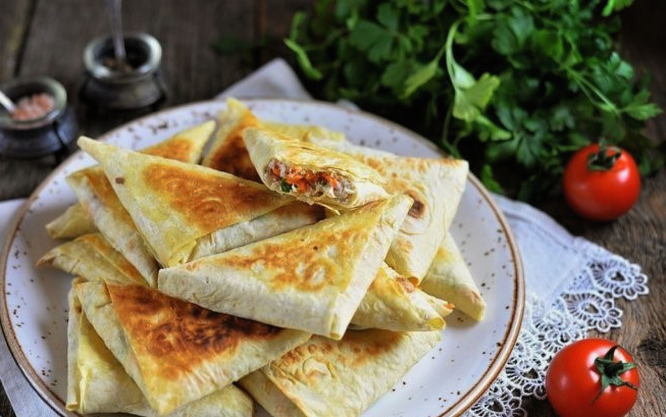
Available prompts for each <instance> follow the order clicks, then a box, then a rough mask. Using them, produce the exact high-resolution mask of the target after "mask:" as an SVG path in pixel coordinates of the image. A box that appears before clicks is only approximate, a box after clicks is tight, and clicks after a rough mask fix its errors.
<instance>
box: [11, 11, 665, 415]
mask: <svg viewBox="0 0 666 417" xmlns="http://www.w3.org/2000/svg"><path fill="white" fill-rule="evenodd" d="M309 4H310V1H309V0H284V1H270V2H269V1H268V0H254V1H243V0H235V1H229V0H227V1H223V0H219V1H211V0H195V1H193V0H190V1H182V0H160V1H157V0H153V1H139V0H134V1H127V2H125V4H124V11H123V12H124V13H123V15H124V19H125V27H126V29H127V30H140V31H147V32H149V33H151V34H153V35H155V36H156V37H157V38H158V39H159V40H160V41H161V42H162V45H163V48H164V69H165V72H166V75H167V77H168V84H169V86H170V88H171V94H170V96H169V99H168V102H167V103H166V106H173V105H177V104H180V103H187V102H192V101H197V100H204V99H208V98H210V97H212V96H213V95H215V94H216V93H218V92H219V91H221V90H222V89H224V88H225V87H226V86H228V85H229V84H230V83H232V82H234V81H236V80H238V79H240V78H242V77H243V76H244V75H245V74H247V73H248V72H250V71H251V70H252V69H254V68H257V67H258V66H259V65H261V64H263V63H264V62H266V61H268V60H269V59H270V58H272V57H274V56H287V53H286V51H285V50H284V48H283V47H282V46H281V43H280V41H279V39H281V38H282V37H283V36H284V35H285V34H286V33H287V30H288V25H289V21H290V17H291V15H292V14H293V13H294V12H295V11H296V10H299V9H301V8H304V7H307V6H308V5H309ZM102 6H103V2H102V1H100V0H98V1H91V0H0V81H4V80H7V79H10V78H13V77H16V76H27V75H49V76H51V77H53V78H56V79H57V80H59V81H60V82H62V83H63V84H64V85H65V87H66V88H67V90H68V92H69V94H70V98H71V100H72V101H73V103H74V105H76V104H77V102H78V100H77V97H76V91H77V86H78V82H79V81H80V80H81V72H82V63H81V54H82V50H83V47H84V45H85V43H86V42H87V41H88V40H90V39H92V38H93V37H96V36H100V35H104V34H106V32H107V21H106V19H105V16H103V15H101V12H102ZM665 16H666V2H664V1H662V0H638V1H637V4H635V5H634V6H633V7H631V8H629V9H628V10H627V11H625V12H624V15H623V20H624V25H625V26H624V30H623V32H622V38H621V44H622V47H623V49H624V51H625V53H626V55H627V56H628V57H629V58H630V60H631V61H632V62H634V63H635V64H636V65H637V66H638V67H642V68H645V69H648V70H650V71H651V72H652V74H653V84H652V91H653V94H654V96H655V99H656V101H657V102H659V103H660V104H661V105H662V106H663V107H666V71H665V70H664V68H666V52H664V51H666V49H664V48H665V45H666V32H665V31H663V29H662V28H663V21H662V19H663V17H665ZM221 37H226V38H227V39H235V40H236V41H239V42H247V43H252V42H258V41H259V40H267V42H268V44H267V45H266V46H265V47H264V48H261V49H255V50H252V51H249V52H247V53H243V54H240V55H238V54H236V55H227V56H220V55H218V54H216V53H215V52H213V50H212V48H211V44H213V43H214V42H215V41H216V40H218V39H220V38H221ZM77 112H78V116H79V120H80V124H81V132H82V133H83V134H86V135H89V136H96V135H99V134H101V133H103V132H104V131H106V130H108V129H110V128H111V127H113V126H116V125H118V124H119V123H122V122H125V121H128V120H131V119H133V118H135V117H137V114H123V115H112V116H109V115H93V114H86V112H85V110H84V109H83V108H82V106H78V107H77ZM648 129H649V134H650V136H651V137H653V138H661V139H664V138H665V137H666V118H665V117H663V116H662V117H660V118H659V119H657V120H655V121H653V122H651V123H650V125H649V128H648ZM52 168H53V165H52V164H50V163H48V162H47V161H42V162H26V161H12V160H0V200H5V199H9V198H15V197H26V196H27V195H29V193H30V192H31V191H32V190H33V188H34V187H35V186H36V185H37V184H39V182H41V180H42V179H43V178H44V177H45V176H46V175H47V174H48V173H49V171H50V170H51V169H52ZM542 208H544V209H545V210H546V211H547V212H549V213H550V214H551V215H553V216H554V217H555V218H556V219H557V220H558V221H559V222H561V223H562V224H563V225H565V227H567V228H568V229H569V230H570V231H571V232H572V233H574V234H577V235H581V236H584V237H586V238H587V239H590V240H592V241H594V242H597V243H598V244H600V245H602V246H604V247H606V248H608V249H609V250H611V251H613V252H616V253H618V254H619V255H621V256H624V257H626V258H628V259H630V260H632V261H634V262H636V263H638V264H640V265H641V266H642V267H643V270H644V271H645V273H646V274H648V276H649V277H650V290H651V294H650V296H648V297H642V298H641V299H640V300H639V301H636V302H632V303H624V302H620V307H622V308H623V309H624V317H623V322H624V325H623V326H622V327H621V328H620V329H617V330H613V331H612V332H610V333H608V334H605V335H604V337H608V338H611V339H614V340H617V341H618V342H619V343H621V344H622V345H623V346H624V347H626V348H627V349H629V350H630V351H631V352H633V353H634V354H635V357H636V359H637V361H638V362H639V364H640V366H641V376H642V387H641V394H640V395H639V400H638V404H637V406H636V407H635V409H634V411H633V413H632V415H633V416H637V417H638V416H644V417H654V416H666V404H665V402H664V399H666V285H664V280H665V279H666V276H665V275H666V172H664V170H662V172H661V173H660V174H658V175H657V176H655V177H653V178H648V179H646V180H645V182H644V187H643V192H642V194H641V199H640V201H639V203H638V204H637V206H636V207H635V208H634V209H633V210H632V211H631V212H630V213H629V214H628V215H626V216H624V217H623V218H621V219H620V220H618V221H615V222H613V223H607V224H592V223H589V222H586V221H583V220H580V219H578V218H577V217H575V216H574V215H573V213H572V212H571V211H570V210H568V209H567V207H565V206H564V205H563V204H562V202H561V201H552V202H548V203H545V204H544V205H543V207H542ZM526 408H527V411H528V412H529V414H530V415H532V416H553V415H554V413H553V411H552V409H551V408H550V406H549V404H548V403H547V402H546V401H536V400H533V401H529V402H528V403H527V404H526ZM0 415H1V416H4V417H11V416H14V413H13V411H12V410H11V407H10V406H9V403H8V401H7V398H6V396H5V394H4V392H3V391H0Z"/></svg>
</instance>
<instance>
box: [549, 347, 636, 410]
mask: <svg viewBox="0 0 666 417" xmlns="http://www.w3.org/2000/svg"><path fill="white" fill-rule="evenodd" d="M614 346H617V345H616V344H615V343H614V342H612V341H610V340H605V339H586V340H580V341H578V342H575V343H572V344H571V345H569V346H567V347H565V348H564V349H562V350H561V351H559V352H558V353H557V354H556V355H555V357H554V358H553V360H552V361H551V362H550V367H549V368H548V373H547V374H546V394H548V400H549V401H550V403H551V405H552V406H553V408H554V409H555V411H556V412H557V414H558V415H559V416H560V417H621V416H624V415H625V414H627V413H628V412H629V410H630V409H631V407H633V405H634V403H635V402H636V396H637V395H638V385H639V378H638V370H637V369H636V368H635V367H634V368H632V369H629V370H626V369H627V368H630V367H631V365H627V364H628V363H631V364H632V365H633V358H632V357H631V355H630V354H629V353H627V351H626V350H624V349H622V348H621V347H617V349H615V350H614V351H611V349H612V348H613V347H614ZM607 353H610V354H612V357H606V358H604V356H606V355H607ZM599 359H600V360H599ZM622 362H624V365H623V364H622ZM617 368H620V370H618V369H617ZM623 368H624V369H623ZM602 376H605V378H602ZM602 380H603V381H606V382H609V384H610V385H608V386H607V387H606V388H604V389H603V391H602Z"/></svg>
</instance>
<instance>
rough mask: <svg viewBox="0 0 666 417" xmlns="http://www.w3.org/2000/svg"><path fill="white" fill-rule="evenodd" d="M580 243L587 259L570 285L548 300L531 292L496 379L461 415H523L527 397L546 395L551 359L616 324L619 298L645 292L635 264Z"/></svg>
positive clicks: (585, 243) (642, 276)
mask: <svg viewBox="0 0 666 417" xmlns="http://www.w3.org/2000/svg"><path fill="white" fill-rule="evenodd" d="M577 243H580V244H581V246H583V243H584V247H582V248H580V249H583V250H584V251H585V252H587V253H586V255H587V256H586V258H587V259H588V262H587V264H586V266H585V267H584V268H583V269H582V270H581V271H580V272H579V273H578V274H577V275H576V276H575V278H574V279H573V281H571V283H570V285H569V287H568V288H567V289H566V290H565V291H564V292H563V293H562V294H560V295H559V296H558V297H557V298H555V300H554V301H552V302H549V303H547V302H546V301H544V300H543V299H541V298H540V297H538V296H537V295H535V294H533V293H532V294H529V296H528V300H527V302H526V306H527V307H526V310H525V319H524V321H523V327H522V330H521V333H520V336H519V337H518V342H517V343H516V346H515V348H514V350H513V352H512V354H511V357H510V358H509V361H508V362H507V364H506V367H505V369H504V370H503V371H502V372H501V373H500V375H499V377H498V378H497V380H496V381H495V382H494V383H493V385H492V386H491V387H490V389H489V390H488V392H487V393H486V394H484V396H483V397H481V399H480V400H479V401H478V402H477V403H476V404H475V405H474V406H473V407H472V408H471V409H470V410H469V411H467V412H466V413H465V417H507V416H527V412H526V411H525V409H524V408H523V407H522V405H523V402H524V400H525V398H527V397H536V398H538V399H545V398H546V390H545V386H544V380H545V376H546V369H547V368H548V364H549V363H550V360H551V359H552V357H553V356H554V355H555V353H557V352H558V351H559V350H560V349H561V348H563V347H564V346H566V345H568V344H570V343H571V342H573V341H575V340H579V339H582V338H584V337H585V336H586V334H587V332H588V331H590V330H595V329H596V330H598V331H600V332H607V331H608V330H610V329H612V328H616V327H620V325H621V324H622V322H621V318H622V310H620V309H619V308H618V307H617V306H616V305H615V302H616V300H617V299H619V298H624V299H626V300H635V299H636V298H637V297H638V296H639V295H645V294H647V293H648V287H647V280H648V279H647V276H645V274H643V273H642V272H641V269H640V267H639V266H638V265H635V264H632V263H630V262H628V261H627V260H625V259H623V258H621V257H619V256H617V255H613V254H612V253H610V252H608V251H607V250H605V249H603V248H601V247H599V246H597V245H594V244H591V243H589V242H577Z"/></svg>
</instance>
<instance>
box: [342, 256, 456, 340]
mask: <svg viewBox="0 0 666 417" xmlns="http://www.w3.org/2000/svg"><path fill="white" fill-rule="evenodd" d="M452 311H453V305H452V304H450V303H448V302H447V301H443V300H440V299H439V298H436V297H433V296H431V295H429V294H427V293H425V292H423V291H421V290H420V289H419V288H418V286H417V285H416V279H415V278H408V277H403V276H400V275H399V274H398V273H397V272H395V271H394V270H393V269H391V268H390V267H389V266H388V265H386V264H383V265H382V266H381V267H380V268H379V270H378V271H377V275H376V276H375V279H374V281H372V284H370V288H368V291H367V292H366V293H365V296H364V297H363V300H361V304H360V305H359V306H358V309H356V312H355V313H354V317H352V320H351V324H352V325H353V326H354V328H355V329H385V330H392V331H396V332H402V331H410V332H414V331H431V330H441V329H443V328H444V326H445V324H446V323H445V321H444V317H446V316H448V315H449V314H451V312H452Z"/></svg>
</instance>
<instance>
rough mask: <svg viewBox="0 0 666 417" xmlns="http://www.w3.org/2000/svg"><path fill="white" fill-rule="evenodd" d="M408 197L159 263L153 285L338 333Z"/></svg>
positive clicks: (236, 310) (259, 316)
mask: <svg viewBox="0 0 666 417" xmlns="http://www.w3.org/2000/svg"><path fill="white" fill-rule="evenodd" d="M411 203H412V201H411V199H410V198H409V197H407V196H404V195H401V196H396V197H393V198H391V199H387V200H381V201H376V202H373V203H370V204H368V205H366V206H363V207H361V208H360V209H357V210H354V211H350V212H347V213H345V214H343V215H340V216H335V217H330V218H327V219H325V220H322V221H320V222H318V223H316V224H314V225H310V226H306V227H303V228H300V229H296V230H293V231H291V232H288V233H284V234H281V235H278V236H274V237H272V238H269V239H265V240H263V241H259V242H256V243H253V244H249V245H246V246H243V247H240V248H237V249H234V250H231V251H228V252H224V253H221V254H218V255H214V256H209V257H206V258H202V259H199V260H196V261H193V262H190V263H188V264H185V265H180V266H178V267H175V268H168V269H162V270H161V271H160V273H159V277H158V288H159V289H160V291H162V292H164V293H166V294H169V295H172V296H174V297H179V298H182V299H185V300H188V301H191V302H195V303H197V304H199V305H201V306H203V307H205V308H209V309H211V310H214V311H220V312H225V313H228V314H233V315H236V316H239V317H245V318H249V319H253V320H258V321H261V322H264V323H269V324H273V325H275V326H280V327H287V328H294V329H300V330H305V331H308V332H311V333H316V334H321V335H324V336H327V337H331V338H334V339H340V338H341V337H342V335H343V334H344V332H345V330H346V328H347V326H348V325H349V322H350V320H351V319H352V316H353V315H354V313H355V311H356V309H357V308H358V306H359V304H360V303H361V300H362V298H363V297H364V295H365V293H366V291H367V290H368V287H369V286H370V284H371V283H372V281H373V280H374V278H375V276H376V275H377V271H378V270H379V268H380V266H381V264H382V261H383V259H384V257H385V256H386V252H387V251H388V248H389V246H390V244H391V241H392V240H393V236H394V235H395V232H396V231H397V229H398V227H399V226H400V224H401V223H402V221H403V219H404V217H405V215H406V214H407V210H408V209H409V207H410V206H411Z"/></svg>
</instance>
